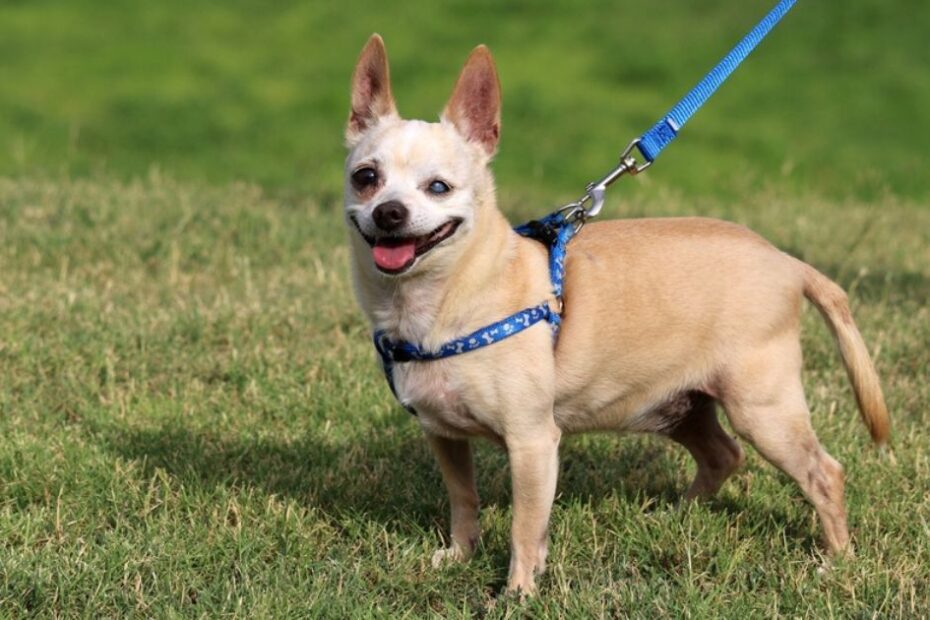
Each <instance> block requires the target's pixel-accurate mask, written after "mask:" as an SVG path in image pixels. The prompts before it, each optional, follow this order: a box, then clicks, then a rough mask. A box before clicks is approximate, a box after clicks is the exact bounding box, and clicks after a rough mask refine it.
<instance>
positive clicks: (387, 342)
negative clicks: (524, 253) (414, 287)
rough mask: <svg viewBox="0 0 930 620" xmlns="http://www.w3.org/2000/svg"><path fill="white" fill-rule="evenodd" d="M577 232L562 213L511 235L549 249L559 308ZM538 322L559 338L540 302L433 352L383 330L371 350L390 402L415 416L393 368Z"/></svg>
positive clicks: (555, 318)
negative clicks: (567, 257) (378, 362)
mask: <svg viewBox="0 0 930 620" xmlns="http://www.w3.org/2000/svg"><path fill="white" fill-rule="evenodd" d="M579 228H580V227H579V226H578V224H577V223H576V222H575V221H573V220H571V219H569V218H568V217H567V216H566V215H565V213H564V212H562V211H556V212H555V213H551V214H549V215H547V216H546V217H544V218H542V219H540V220H533V221H531V222H527V223H526V224H522V225H520V226H517V227H515V228H514V231H516V232H517V233H518V234H520V235H522V236H524V237H529V238H531V239H536V240H537V241H540V242H542V243H545V244H546V245H547V246H549V278H550V279H551V280H552V293H553V295H554V296H555V298H556V300H557V301H558V302H559V304H560V305H561V301H562V280H563V279H564V277H565V253H566V246H567V245H568V242H569V241H570V240H571V238H572V237H573V236H574V235H575V233H576V232H577V231H578V230H579ZM540 321H548V322H549V325H550V326H551V327H552V337H553V340H554V339H555V338H556V336H558V334H559V324H560V323H561V321H562V319H561V317H560V316H559V314H558V312H554V311H553V310H552V308H550V307H549V303H548V302H546V301H544V302H542V303H541V304H539V305H537V306H531V307H529V308H524V309H523V310H520V311H519V312H514V313H513V314H511V315H510V316H508V317H505V318H503V319H501V320H500V321H497V322H495V323H491V324H490V325H486V326H485V327H482V328H481V329H479V330H476V331H474V332H472V333H470V334H468V335H467V336H463V337H461V338H456V339H455V340H450V341H449V342H447V343H445V344H443V345H442V346H440V347H439V348H438V349H437V350H435V351H431V350H428V349H423V348H422V347H420V346H419V345H417V344H415V343H413V342H408V341H406V340H391V338H390V337H388V335H387V334H386V333H385V332H384V330H380V329H379V330H378V331H376V332H375V333H374V341H375V349H376V350H377V351H378V355H379V356H380V357H381V368H382V369H383V370H384V376H385V378H386V379H387V382H388V385H389V386H390V388H391V392H392V393H393V394H394V398H397V400H398V402H400V404H401V405H402V406H403V407H404V408H405V409H406V410H407V411H409V412H410V413H412V414H413V415H416V414H417V412H416V411H414V410H413V408H412V407H410V406H409V405H407V404H406V403H404V402H403V401H401V400H400V398H399V397H398V396H397V388H396V387H395V386H394V364H397V363H403V362H429V361H433V360H441V359H444V358H447V357H452V356H453V355H461V354H462V353H468V352H470V351H474V350H476V349H480V348H481V347H486V346H488V345H491V344H495V343H497V342H500V341H502V340H506V339H507V338H510V337H511V336H516V335H517V334H519V333H520V332H522V331H524V330H526V329H529V328H530V327H532V326H533V325H536V323H539V322H540Z"/></svg>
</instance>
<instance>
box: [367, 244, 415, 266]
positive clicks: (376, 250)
mask: <svg viewBox="0 0 930 620" xmlns="http://www.w3.org/2000/svg"><path fill="white" fill-rule="evenodd" d="M416 253H417V242H416V241H415V240H414V239H411V240H410V241H404V242H401V243H396V242H392V243H391V245H381V244H375V246H374V247H373V248H372V249H371V254H372V256H373V258H374V259H375V264H376V265H378V267H381V268H382V269H387V270H388V271H397V270H398V269H401V268H402V267H404V266H405V265H406V264H407V263H409V262H410V261H412V260H413V259H414V257H415V256H416Z"/></svg>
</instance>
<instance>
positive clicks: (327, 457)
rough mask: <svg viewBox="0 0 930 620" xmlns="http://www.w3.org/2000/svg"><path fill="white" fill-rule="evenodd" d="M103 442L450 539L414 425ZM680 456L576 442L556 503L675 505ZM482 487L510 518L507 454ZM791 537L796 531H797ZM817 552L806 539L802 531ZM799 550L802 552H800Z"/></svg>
mask: <svg viewBox="0 0 930 620" xmlns="http://www.w3.org/2000/svg"><path fill="white" fill-rule="evenodd" d="M96 435H97V437H98V439H102V441H103V443H104V445H105V447H106V448H107V449H108V450H110V451H112V452H114V453H115V454H117V455H118V456H120V457H121V458H124V459H127V460H131V461H135V462H137V463H139V464H141V466H142V468H143V473H144V474H146V475H152V474H153V473H154V472H155V471H156V470H159V469H160V470H163V471H165V472H166V473H168V474H169V475H170V476H172V477H173V478H175V479H176V480H177V481H178V482H179V483H181V484H183V485H185V486H190V487H193V488H199V489H203V490H206V491H208V492H209V491H214V490H217V489H219V488H226V489H237V488H258V489H261V490H263V491H264V492H265V493H267V494H269V495H275V496H278V497H284V498H291V499H293V500H295V501H297V502H299V503H301V504H304V505H306V506H308V507H309V508H311V509H316V510H320V511H322V512H323V513H325V514H327V515H329V516H330V517H333V518H334V519H335V520H336V521H339V520H340V518H341V516H344V515H351V516H353V517H358V516H361V517H362V518H364V519H368V520H373V521H376V522H378V523H380V524H382V525H384V526H385V527H387V528H389V529H391V530H394V531H398V532H408V533H413V532H416V533H422V532H424V531H436V530H439V531H442V532H445V530H446V528H447V527H448V515H447V509H448V506H447V500H446V495H445V490H444V487H443V486H442V480H441V478H440V476H439V473H438V468H437V467H436V465H435V462H434V460H433V457H432V455H431V454H430V451H429V449H428V447H427V445H426V443H425V441H424V440H423V439H422V437H421V436H420V434H419V432H418V431H417V430H416V428H415V427H414V425H411V427H410V428H409V429H405V430H397V428H395V427H390V426H388V427H383V428H380V429H377V430H375V429H370V430H366V431H364V432H361V433H359V434H358V435H355V436H352V437H343V438H341V439H338V440H336V439H331V438H327V437H322V436H319V435H316V434H313V433H308V434H305V435H303V436H301V437H298V438H296V439H294V440H290V441H286V440H280V439H276V438H263V437H256V436H236V437H235V438H233V437H230V436H229V435H226V434H220V433H214V432H212V431H206V430H202V431H194V430H193V429H190V428H184V427H180V426H177V425H167V426H163V427H161V428H149V429H138V428H137V429H126V428H118V427H109V428H108V429H98V430H97V433H96ZM677 450H678V448H677V447H673V446H672V445H671V444H669V443H668V442H665V441H663V440H660V439H658V438H647V437H641V436H635V437H622V438H616V437H607V438H604V437H580V438H570V439H569V440H567V441H565V443H564V445H563V446H562V449H561V450H560V463H561V465H560V474H559V486H558V499H557V502H559V503H563V504H571V503H574V502H587V503H592V504H596V503H598V502H600V501H602V500H604V499H605V498H609V497H610V498H612V497H616V498H617V499H618V500H619V501H622V502H629V503H635V504H636V505H637V506H641V507H643V508H642V509H643V510H644V511H651V510H656V509H663V508H672V507H674V506H677V505H678V504H679V501H680V498H681V493H682V492H683V490H684V488H685V487H686V485H687V482H688V477H689V475H690V473H691V472H693V466H692V467H690V468H689V467H687V466H686V465H685V463H687V457H685V456H683V455H684V452H683V451H682V453H681V455H678V454H676V451H677ZM476 465H477V470H478V486H479V492H480V494H481V498H482V505H483V506H485V507H489V506H496V507H498V508H500V509H504V510H506V509H507V508H508V507H509V505H510V478H509V469H508V467H507V458H506V454H505V453H504V452H503V451H502V450H499V449H497V448H493V447H490V446H488V445H485V446H483V447H481V446H479V447H478V449H477V450H476ZM751 504H753V502H750V501H749V500H748V499H746V498H742V499H736V500H734V499H733V497H732V495H731V496H730V497H729V498H727V499H726V500H721V499H715V500H712V502H711V503H710V504H709V506H710V509H711V510H715V511H722V512H726V513H734V514H739V513H743V514H748V513H751V512H754V511H757V509H758V508H759V506H758V505H751ZM756 517H757V518H753V519H752V520H753V521H757V520H758V521H759V523H763V522H772V520H774V521H775V522H780V523H782V524H784V526H786V527H788V528H789V529H791V530H794V529H798V528H800V529H804V526H803V524H801V523H797V524H791V523H789V521H790V520H791V519H790V517H788V515H787V513H781V511H779V514H771V511H769V510H765V511H764V512H763V513H762V514H758V515H756ZM792 533H794V532H792ZM797 534H799V536H800V538H798V540H803V539H804V537H805V536H806V537H807V538H808V539H809V540H808V544H807V545H806V546H811V547H812V546H814V545H815V541H813V540H810V536H809V532H807V533H805V532H802V531H798V532H797ZM802 544H803V543H802Z"/></svg>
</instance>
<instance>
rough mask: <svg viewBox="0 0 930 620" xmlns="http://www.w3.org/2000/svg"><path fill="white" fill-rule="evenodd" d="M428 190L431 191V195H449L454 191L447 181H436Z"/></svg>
mask: <svg viewBox="0 0 930 620" xmlns="http://www.w3.org/2000/svg"><path fill="white" fill-rule="evenodd" d="M426 189H428V190H429V193H430V194H447V193H449V192H450V191H452V188H451V187H449V184H448V183H446V182H445V181H440V180H439V179H436V180H435V181H433V182H432V183H430V184H429V187H427V188H426Z"/></svg>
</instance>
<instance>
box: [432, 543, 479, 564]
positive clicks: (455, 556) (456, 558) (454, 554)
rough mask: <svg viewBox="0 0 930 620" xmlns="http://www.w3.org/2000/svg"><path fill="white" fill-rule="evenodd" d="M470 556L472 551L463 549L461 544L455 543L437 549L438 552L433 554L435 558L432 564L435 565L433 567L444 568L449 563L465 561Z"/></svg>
mask: <svg viewBox="0 0 930 620" xmlns="http://www.w3.org/2000/svg"><path fill="white" fill-rule="evenodd" d="M469 557H471V553H470V552H468V551H466V550H465V549H463V548H462V547H461V545H457V544H455V543H453V544H452V545H451V546H450V547H446V548H445V549H439V550H437V551H436V553H434V554H433V559H432V560H431V561H430V564H432V565H433V568H442V567H443V566H446V565H448V564H458V563H461V562H465V561H466V560H468V558H469Z"/></svg>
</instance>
